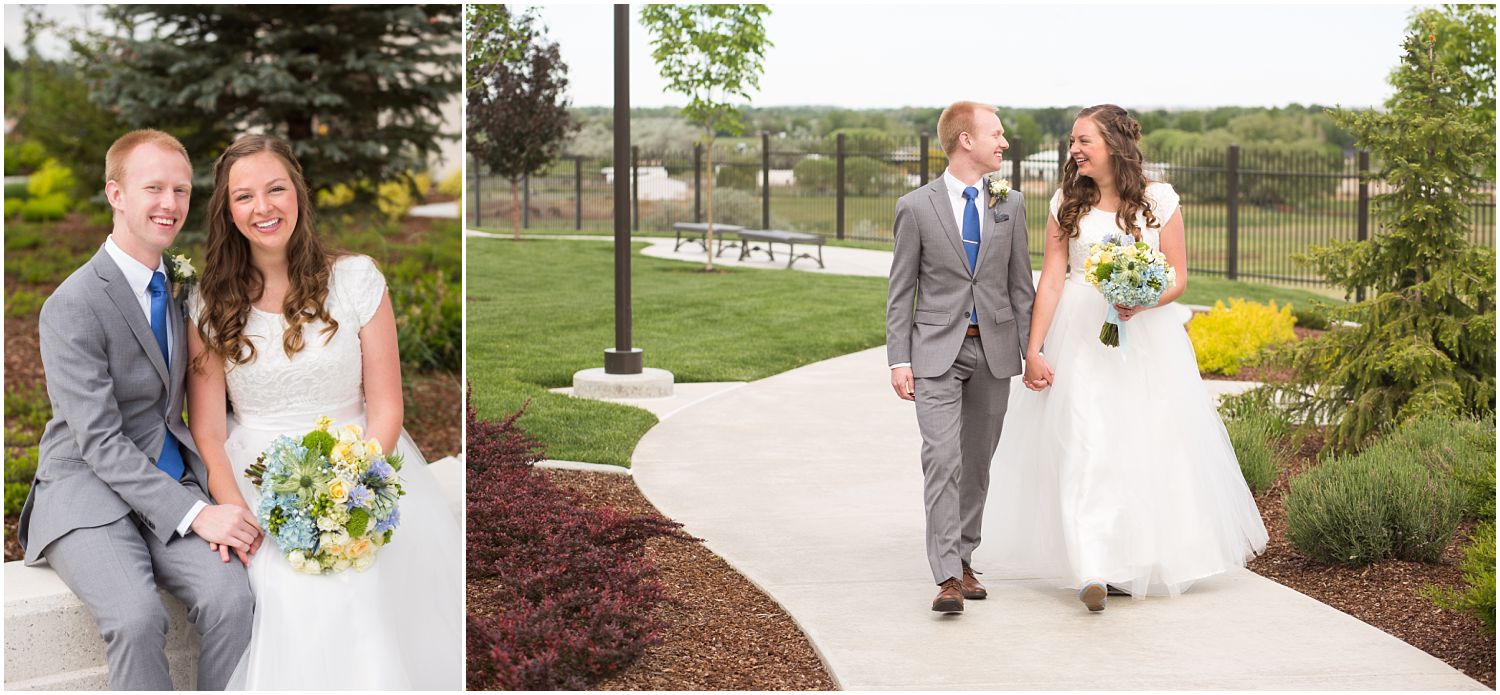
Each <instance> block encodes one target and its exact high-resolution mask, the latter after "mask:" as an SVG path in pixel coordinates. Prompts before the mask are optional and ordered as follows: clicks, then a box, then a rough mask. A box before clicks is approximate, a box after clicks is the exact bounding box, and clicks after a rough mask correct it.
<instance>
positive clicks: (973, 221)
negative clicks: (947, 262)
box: [963, 186, 979, 325]
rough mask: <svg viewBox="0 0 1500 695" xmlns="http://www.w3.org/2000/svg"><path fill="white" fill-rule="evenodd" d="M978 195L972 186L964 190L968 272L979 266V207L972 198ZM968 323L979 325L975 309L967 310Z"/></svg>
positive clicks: (977, 313) (977, 191)
mask: <svg viewBox="0 0 1500 695" xmlns="http://www.w3.org/2000/svg"><path fill="white" fill-rule="evenodd" d="M978 195H979V189H977V188H975V187H973V186H969V187H968V188H965V189H964V233H963V237H964V253H966V254H968V256H969V271H970V272H973V271H974V266H976V265H978V264H979V207H978V206H977V205H975V204H974V198H975V197H977V196H978ZM969 323H971V324H975V325H978V324H979V312H978V311H977V310H976V309H970V310H969Z"/></svg>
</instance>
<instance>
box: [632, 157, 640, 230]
mask: <svg viewBox="0 0 1500 695" xmlns="http://www.w3.org/2000/svg"><path fill="white" fill-rule="evenodd" d="M630 219H631V220H632V223H631V226H630V228H631V229H632V230H634V231H637V232H639V231H641V146H640V145H631V146H630Z"/></svg>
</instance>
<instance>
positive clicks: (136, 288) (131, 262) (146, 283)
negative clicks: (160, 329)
mask: <svg viewBox="0 0 1500 695" xmlns="http://www.w3.org/2000/svg"><path fill="white" fill-rule="evenodd" d="M104 251H105V252H106V253H108V254H109V257H110V258H112V259H114V261H115V265H117V266H119V267H120V272H121V273H122V274H124V275H125V282H126V283H128V284H129V285H130V291H131V293H132V294H134V295H135V299H136V301H137V302H139V303H140V306H141V313H142V314H144V315H145V316H146V325H148V326H149V325H151V276H152V275H153V274H155V273H156V272H158V270H159V271H160V272H162V273H163V274H165V273H166V270H167V268H166V264H165V263H163V262H161V261H157V262H156V268H157V270H153V269H151V268H147V267H146V266H145V264H143V263H141V262H140V261H138V260H136V259H135V258H133V257H132V256H131V255H130V254H128V253H125V249H122V248H120V245H119V244H116V243H115V235H113V234H110V235H109V237H108V238H106V239H105V240H104ZM167 280H168V281H170V280H171V278H167ZM176 342H177V341H175V340H173V339H172V331H167V354H168V355H171V356H172V358H173V359H181V355H178V354H177V348H176V346H175V345H174V343H176ZM207 506H208V505H207V504H205V503H204V502H203V500H198V501H196V502H194V503H193V508H192V509H189V510H188V513H187V516H185V517H183V518H182V523H180V524H178V525H177V535H179V536H187V534H188V531H189V530H191V528H192V525H193V520H194V519H197V518H198V512H201V511H203V508H204V507H207Z"/></svg>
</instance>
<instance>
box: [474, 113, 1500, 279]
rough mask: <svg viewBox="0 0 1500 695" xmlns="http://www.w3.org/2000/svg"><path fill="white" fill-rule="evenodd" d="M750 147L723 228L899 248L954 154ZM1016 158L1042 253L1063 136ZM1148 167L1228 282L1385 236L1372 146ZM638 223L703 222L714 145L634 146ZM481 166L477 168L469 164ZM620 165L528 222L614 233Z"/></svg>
mask: <svg viewBox="0 0 1500 695" xmlns="http://www.w3.org/2000/svg"><path fill="white" fill-rule="evenodd" d="M758 144H759V147H753V146H750V144H739V145H732V146H726V145H725V144H724V143H720V144H719V145H718V146H716V147H715V148H714V157H713V160H714V161H713V171H714V173H715V175H716V176H717V179H716V181H715V188H714V195H713V201H712V203H713V219H714V221H716V222H724V223H728V224H736V225H742V226H745V227H751V228H762V229H768V228H774V229H789V230H794V231H805V232H815V233H819V234H824V235H826V236H828V237H829V238H834V239H844V240H853V241H864V242H877V243H879V242H883V243H890V242H891V240H892V237H891V225H892V223H893V218H894V210H895V204H896V199H897V198H899V197H900V196H902V195H904V194H905V193H907V192H908V191H910V190H912V189H913V188H916V187H917V186H920V185H922V184H925V183H926V182H928V181H930V180H931V179H932V178H933V177H935V176H940V175H941V174H942V171H943V169H944V168H945V167H946V166H947V160H946V159H945V158H944V156H943V154H942V151H941V150H940V149H937V144H936V143H935V142H933V141H932V140H931V139H930V138H928V137H925V136H924V137H922V138H921V139H920V140H918V141H915V142H907V143H896V142H889V141H879V140H872V139H847V138H845V136H843V135H840V136H839V137H838V138H836V139H834V140H832V141H831V142H828V143H826V144H815V145H808V144H807V143H787V142H784V141H781V140H778V139H775V138H772V137H770V136H769V135H762V136H761V138H760V142H759V143H758ZM1009 155H1010V156H1008V157H1007V159H1006V162H1005V169H1004V170H1003V171H1004V172H1005V174H1006V175H1007V176H1008V177H1009V178H1010V180H1011V186H1012V189H1013V190H1018V191H1021V192H1022V193H1023V194H1024V195H1025V197H1026V210H1027V219H1028V222H1029V228H1030V232H1031V234H1030V243H1031V251H1032V253H1033V254H1034V255H1037V256H1040V255H1041V253H1042V248H1043V235H1042V233H1041V232H1042V230H1043V229H1044V228H1045V225H1046V220H1047V214H1048V213H1047V210H1048V203H1049V201H1050V199H1051V197H1052V194H1053V192H1054V191H1055V190H1056V188H1057V185H1058V176H1059V167H1058V163H1059V162H1061V161H1065V159H1066V157H1067V153H1066V146H1065V144H1064V143H1057V145H1056V146H1055V147H1047V148H1038V147H1034V146H1033V147H1032V148H1031V149H1027V144H1026V143H1021V142H1018V141H1015V140H1012V142H1011V150H1010V152H1009ZM1147 156H1148V159H1149V162H1148V164H1147V170H1148V173H1149V174H1150V175H1151V176H1152V177H1153V178H1157V179H1161V180H1165V181H1168V182H1170V183H1172V184H1173V186H1174V187H1175V188H1176V189H1177V191H1178V193H1179V194H1180V195H1181V197H1182V201H1183V203H1184V205H1185V207H1184V221H1185V222H1186V228H1187V240H1188V243H1187V247H1188V267H1189V269H1190V270H1191V271H1193V272H1195V273H1209V274H1213V275H1222V276H1225V277H1228V278H1230V279H1246V280H1267V281H1274V282H1284V283H1294V284H1317V283H1320V282H1321V281H1322V280H1321V278H1319V277H1318V276H1316V275H1314V274H1313V273H1312V271H1311V270H1310V269H1308V268H1306V267H1304V266H1303V265H1301V264H1300V263H1297V262H1296V261H1295V260H1294V259H1293V256H1294V255H1296V254H1298V253H1301V252H1304V251H1306V250H1307V249H1308V248H1309V247H1311V246H1315V245H1319V244H1326V243H1329V242H1332V241H1335V240H1341V239H1346V240H1355V239H1363V238H1368V236H1369V235H1370V234H1373V233H1378V228H1377V226H1376V225H1377V223H1376V221H1375V220H1373V219H1372V218H1371V216H1370V199H1371V198H1372V197H1373V196H1374V195H1378V194H1379V193H1380V192H1381V190H1380V187H1381V186H1382V184H1381V183H1379V182H1375V183H1369V182H1367V179H1368V176H1367V175H1366V176H1365V177H1363V178H1362V176H1361V174H1362V173H1366V172H1369V171H1370V170H1371V168H1372V167H1371V164H1370V161H1369V156H1368V154H1367V153H1364V152H1359V153H1355V154H1353V155H1342V154H1339V153H1337V152H1332V153H1330V152H1325V151H1317V150H1314V151H1287V150H1285V149H1281V148H1256V147H1239V146H1231V147H1228V148H1225V149H1222V150H1192V151H1161V152H1147ZM632 159H633V162H632V166H631V167H630V170H629V171H628V172H626V173H627V175H629V176H631V179H632V186H631V190H632V193H633V198H632V201H631V209H632V219H633V223H634V228H635V229H636V230H638V231H641V230H648V231H670V230H671V228H672V224H673V223H675V222H687V221H700V222H701V221H703V220H704V219H705V218H706V216H707V215H708V213H709V202H710V201H708V200H707V199H705V196H704V193H705V190H706V189H705V186H706V181H705V176H707V175H708V163H707V159H708V157H707V153H706V152H704V150H703V148H702V147H701V146H698V147H695V148H694V149H693V150H689V151H679V152H641V151H639V149H636V150H633V157H632ZM474 170H475V168H474V167H471V171H474ZM612 180H613V170H612V166H611V162H610V161H609V160H608V159H607V158H604V159H601V158H587V157H580V156H565V157H563V158H561V159H560V160H559V161H558V162H557V163H555V164H554V165H553V166H552V167H551V168H550V169H549V170H547V171H545V172H543V173H542V174H541V175H538V176H533V177H530V178H528V179H526V180H524V181H523V182H522V183H521V185H519V186H518V187H517V189H516V191H515V192H514V197H515V198H519V200H520V203H521V205H520V217H521V220H520V221H521V226H522V228H523V229H527V230H534V229H545V230H548V231H568V230H574V231H579V232H584V233H589V232H593V233H598V232H604V231H609V230H611V229H613V204H614V198H613V187H612V184H611V182H612ZM468 184H469V185H468V187H467V189H466V191H467V192H466V196H465V200H466V203H467V206H468V207H467V210H466V216H467V221H468V223H469V224H470V225H471V226H482V227H488V228H501V229H509V228H510V227H511V225H512V213H513V212H514V211H515V210H516V206H515V204H514V203H513V202H512V200H513V193H512V190H511V185H510V182H508V181H506V180H504V179H500V178H498V177H491V176H477V175H476V176H471V177H470V180H469V182H468ZM1478 194H1479V201H1478V202H1476V203H1475V204H1474V205H1472V206H1471V215H1470V223H1471V233H1470V239H1471V240H1473V241H1474V242H1475V243H1479V244H1484V245H1488V246H1494V243H1495V193H1494V186H1493V184H1486V186H1485V187H1484V189H1483V190H1480V191H1478Z"/></svg>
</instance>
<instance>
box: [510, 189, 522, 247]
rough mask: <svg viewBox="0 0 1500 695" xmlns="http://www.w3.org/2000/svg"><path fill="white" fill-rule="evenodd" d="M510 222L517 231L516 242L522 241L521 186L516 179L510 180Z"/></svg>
mask: <svg viewBox="0 0 1500 695" xmlns="http://www.w3.org/2000/svg"><path fill="white" fill-rule="evenodd" d="M510 222H511V227H512V228H513V229H514V230H515V239H516V241H520V240H521V184H520V183H519V182H518V181H517V180H516V179H511V180H510Z"/></svg>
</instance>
